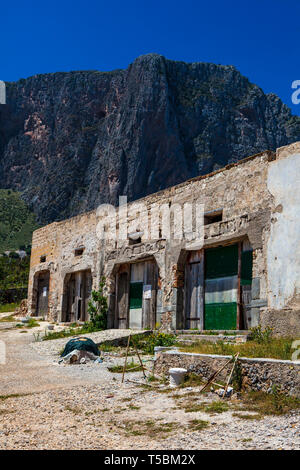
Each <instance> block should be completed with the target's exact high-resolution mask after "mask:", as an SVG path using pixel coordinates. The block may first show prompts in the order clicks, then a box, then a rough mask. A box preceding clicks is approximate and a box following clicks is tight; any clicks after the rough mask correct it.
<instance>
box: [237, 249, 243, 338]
mask: <svg viewBox="0 0 300 470" xmlns="http://www.w3.org/2000/svg"><path fill="white" fill-rule="evenodd" d="M241 270H242V242H239V244H238V280H237V310H236V329H237V330H240V329H241V318H242V304H241V292H242V289H241Z"/></svg>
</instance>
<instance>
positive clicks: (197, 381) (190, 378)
mask: <svg viewBox="0 0 300 470" xmlns="http://www.w3.org/2000/svg"><path fill="white" fill-rule="evenodd" d="M203 383H204V382H203V379H202V377H200V376H199V375H197V374H195V373H194V372H192V373H190V374H186V376H185V378H184V381H183V383H181V384H180V385H179V388H185V387H199V386H200V385H203Z"/></svg>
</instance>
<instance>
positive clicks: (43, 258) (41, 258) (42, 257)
mask: <svg viewBox="0 0 300 470" xmlns="http://www.w3.org/2000/svg"><path fill="white" fill-rule="evenodd" d="M46 258H47V257H46V255H42V256H41V257H40V263H45V262H46Z"/></svg>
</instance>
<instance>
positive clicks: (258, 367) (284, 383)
mask: <svg viewBox="0 0 300 470" xmlns="http://www.w3.org/2000/svg"><path fill="white" fill-rule="evenodd" d="M230 357H231V356H219V355H208V354H192V353H180V352H175V351H168V352H161V353H159V354H158V356H157V359H156V361H155V371H156V372H157V373H163V374H166V375H168V373H169V369H170V367H183V368H185V369H187V370H188V372H194V373H195V374H199V375H201V376H202V377H204V378H205V379H208V378H209V377H210V375H211V374H213V373H214V372H216V371H217V370H218V369H220V368H221V366H222V365H223V364H225V362H226V361H228V359H230ZM239 363H240V365H241V374H242V384H243V388H244V389H251V390H256V391H258V390H261V391H263V392H268V393H269V392H271V390H272V386H273V385H276V386H277V387H278V389H280V390H282V391H283V392H284V393H287V394H289V395H295V396H298V397H299V398H300V361H282V360H278V359H260V358H256V359H251V358H245V357H242V358H239ZM231 368H232V364H229V365H228V366H227V367H226V368H225V369H224V371H223V372H222V373H221V374H220V375H219V376H218V379H216V381H217V382H218V380H225V379H226V377H228V374H229V371H230V369H231Z"/></svg>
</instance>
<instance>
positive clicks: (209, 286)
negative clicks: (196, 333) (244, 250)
mask: <svg viewBox="0 0 300 470" xmlns="http://www.w3.org/2000/svg"><path fill="white" fill-rule="evenodd" d="M237 272H238V246H237V245H230V246H226V247H218V248H211V249H208V250H206V251H205V302H204V328H205V329H206V330H235V329H236V318H237V282H238V280H237Z"/></svg>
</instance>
